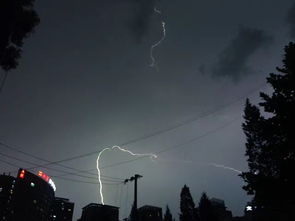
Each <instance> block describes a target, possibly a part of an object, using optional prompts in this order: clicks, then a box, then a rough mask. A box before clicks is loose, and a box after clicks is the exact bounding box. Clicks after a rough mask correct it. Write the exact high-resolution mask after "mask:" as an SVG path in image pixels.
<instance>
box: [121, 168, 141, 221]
mask: <svg viewBox="0 0 295 221" xmlns="http://www.w3.org/2000/svg"><path fill="white" fill-rule="evenodd" d="M139 178H142V176H141V175H139V174H135V175H134V176H132V177H130V178H129V179H126V180H125V181H124V184H126V183H127V182H129V181H130V182H131V181H134V202H133V206H132V210H131V218H133V219H134V220H131V221H138V216H137V180H138V179H139ZM132 213H134V214H132Z"/></svg>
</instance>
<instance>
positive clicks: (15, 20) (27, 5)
mask: <svg viewBox="0 0 295 221" xmlns="http://www.w3.org/2000/svg"><path fill="white" fill-rule="evenodd" d="M34 2H35V0H1V1H0V67H1V68H2V69H3V70H4V71H5V75H4V77H3V80H2V82H1V83H0V92H1V89H2V87H3V85H4V82H5V79H6V77H7V71H9V70H11V69H14V68H16V67H17V65H18V60H19V58H20V56H21V52H22V46H23V43H24V42H23V41H24V39H25V38H27V37H28V36H29V35H30V33H32V32H33V31H34V28H35V26H36V25H38V24H39V17H38V15H37V13H36V12H35V11H34V9H33V6H34Z"/></svg>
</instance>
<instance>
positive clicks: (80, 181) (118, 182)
mask: <svg viewBox="0 0 295 221" xmlns="http://www.w3.org/2000/svg"><path fill="white" fill-rule="evenodd" d="M0 155H2V154H0ZM0 162H3V163H6V164H8V165H10V166H13V167H16V168H21V166H19V165H16V164H13V163H10V162H8V161H5V160H2V159H0ZM52 177H54V178H57V179H61V180H67V181H72V182H77V183H87V184H95V185H98V182H90V181H83V180H76V179H71V178H65V177H58V176H52ZM121 183H122V182H120V181H117V182H103V184H104V185H118V184H121Z"/></svg>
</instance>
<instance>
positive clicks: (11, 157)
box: [0, 153, 123, 181]
mask: <svg viewBox="0 0 295 221" xmlns="http://www.w3.org/2000/svg"><path fill="white" fill-rule="evenodd" d="M0 155H1V156H4V157H7V158H10V159H14V160H17V161H20V162H23V163H27V164H31V165H34V166H35V167H36V168H40V167H41V168H46V169H48V170H52V171H56V172H60V173H67V174H70V175H74V176H78V177H83V178H88V179H95V180H96V179H97V178H94V177H90V176H85V175H79V174H74V173H69V172H68V171H64V170H60V169H55V168H49V167H46V166H43V165H39V164H36V163H33V162H31V161H28V160H24V159H20V158H18V157H15V156H11V155H8V154H4V153H0ZM27 170H30V169H27ZM104 180H106V179H105V178H104ZM122 180H123V179H122ZM108 181H110V180H108Z"/></svg>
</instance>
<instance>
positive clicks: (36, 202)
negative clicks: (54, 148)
mask: <svg viewBox="0 0 295 221" xmlns="http://www.w3.org/2000/svg"><path fill="white" fill-rule="evenodd" d="M0 184H1V189H2V191H1V192H2V194H1V203H3V204H1V206H3V209H1V212H0V214H1V217H0V220H6V221H7V220H8V221H19V220H30V221H49V217H50V209H51V204H52V202H53V199H54V188H55V186H54V183H53V182H52V180H51V179H50V177H48V176H47V175H46V174H44V173H43V172H41V171H40V172H39V173H38V175H35V174H33V173H31V172H29V171H27V170H24V169H19V171H18V174H17V177H16V178H14V177H11V176H7V175H2V176H0ZM2 184H3V185H2ZM2 211H3V212H2Z"/></svg>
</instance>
